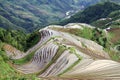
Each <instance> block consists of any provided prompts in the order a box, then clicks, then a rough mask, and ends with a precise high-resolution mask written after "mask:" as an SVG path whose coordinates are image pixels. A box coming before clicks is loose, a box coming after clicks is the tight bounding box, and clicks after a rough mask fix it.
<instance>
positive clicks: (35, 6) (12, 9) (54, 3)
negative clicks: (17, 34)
mask: <svg viewBox="0 0 120 80" xmlns="http://www.w3.org/2000/svg"><path fill="white" fill-rule="evenodd" d="M99 1H100V0H89V1H88V0H0V20H1V21H0V27H3V28H9V29H22V30H27V31H29V32H30V31H33V30H34V29H37V28H38V27H39V28H40V27H44V26H46V25H48V24H50V23H54V22H56V21H59V20H61V19H63V18H65V17H67V16H71V14H74V13H76V11H78V10H81V9H84V8H86V7H88V6H90V5H92V4H96V3H98V2H99ZM67 12H68V13H67Z"/></svg>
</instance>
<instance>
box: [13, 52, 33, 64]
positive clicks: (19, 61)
mask: <svg viewBox="0 0 120 80" xmlns="http://www.w3.org/2000/svg"><path fill="white" fill-rule="evenodd" d="M34 54H35V51H33V52H32V53H30V54H29V55H27V56H25V57H24V58H21V59H15V60H12V62H13V63H14V64H17V65H22V64H26V63H28V62H29V61H30V60H31V59H32V58H33V56H34Z"/></svg>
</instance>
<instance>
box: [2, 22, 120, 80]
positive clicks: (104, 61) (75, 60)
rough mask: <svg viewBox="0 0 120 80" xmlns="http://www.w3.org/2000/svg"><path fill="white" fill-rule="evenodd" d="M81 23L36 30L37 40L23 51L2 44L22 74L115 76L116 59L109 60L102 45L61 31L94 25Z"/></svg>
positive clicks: (97, 79)
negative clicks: (39, 36)
mask: <svg viewBox="0 0 120 80" xmlns="http://www.w3.org/2000/svg"><path fill="white" fill-rule="evenodd" d="M81 25H82V26H81ZM81 25H80V24H76V25H73V24H72V25H71V24H69V25H66V26H62V27H61V26H56V25H51V26H48V27H46V28H43V29H41V30H39V32H40V35H41V40H40V41H39V42H38V43H37V44H36V45H35V46H33V47H32V48H30V49H29V50H28V51H27V52H26V53H25V52H21V51H19V50H17V49H15V48H13V47H12V46H10V45H7V44H5V45H4V47H3V48H4V50H5V51H6V54H7V55H8V57H10V58H11V59H12V61H13V62H12V65H13V66H14V68H15V69H16V70H17V71H18V72H20V73H23V74H34V75H37V76H38V78H45V79H52V80H53V79H55V80H56V79H57V80H59V79H60V80H64V79H65V80H66V79H67V80H70V79H77V80H88V79H91V80H119V79H120V63H119V62H116V61H113V60H112V59H111V57H110V56H109V54H108V53H107V52H105V51H104V47H103V46H101V45H99V44H98V43H96V42H94V41H92V40H89V39H85V38H82V37H79V36H76V35H73V34H70V33H68V32H64V31H61V30H62V29H63V30H68V29H71V30H75V29H78V30H79V29H80V30H81V31H82V30H84V28H85V29H86V28H88V29H89V30H90V29H94V27H92V26H89V27H86V25H85V24H81ZM70 26H71V27H70ZM60 29H61V30H60ZM29 55H31V57H29ZM28 59H29V60H28ZM26 60H27V61H26ZM20 61H22V62H21V63H19V62H20Z"/></svg>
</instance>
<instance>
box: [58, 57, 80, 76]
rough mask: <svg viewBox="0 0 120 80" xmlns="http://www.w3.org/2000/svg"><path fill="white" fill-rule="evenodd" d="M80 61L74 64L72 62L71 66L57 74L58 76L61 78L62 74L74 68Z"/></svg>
mask: <svg viewBox="0 0 120 80" xmlns="http://www.w3.org/2000/svg"><path fill="white" fill-rule="evenodd" d="M80 61H81V59H78V60H77V61H76V62H74V63H73V64H72V65H70V66H69V67H68V68H67V69H66V70H64V71H63V72H62V73H60V74H58V76H61V75H62V74H64V73H66V72H68V71H69V70H71V69H72V68H73V67H74V66H76V65H77V64H78V63H79V62H80Z"/></svg>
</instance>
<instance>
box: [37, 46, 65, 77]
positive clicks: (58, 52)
mask: <svg viewBox="0 0 120 80" xmlns="http://www.w3.org/2000/svg"><path fill="white" fill-rule="evenodd" d="M65 50H66V46H64V45H60V46H59V48H58V50H57V53H56V54H55V56H54V57H53V58H52V60H51V61H50V62H49V63H48V64H47V65H46V66H45V68H44V69H43V70H41V71H40V72H39V73H37V74H38V75H39V74H42V73H43V72H44V71H45V70H47V69H48V68H49V67H50V66H51V65H52V64H53V63H55V62H56V60H57V59H58V58H59V57H60V56H61V54H62V53H63V52H64V51H65Z"/></svg>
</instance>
